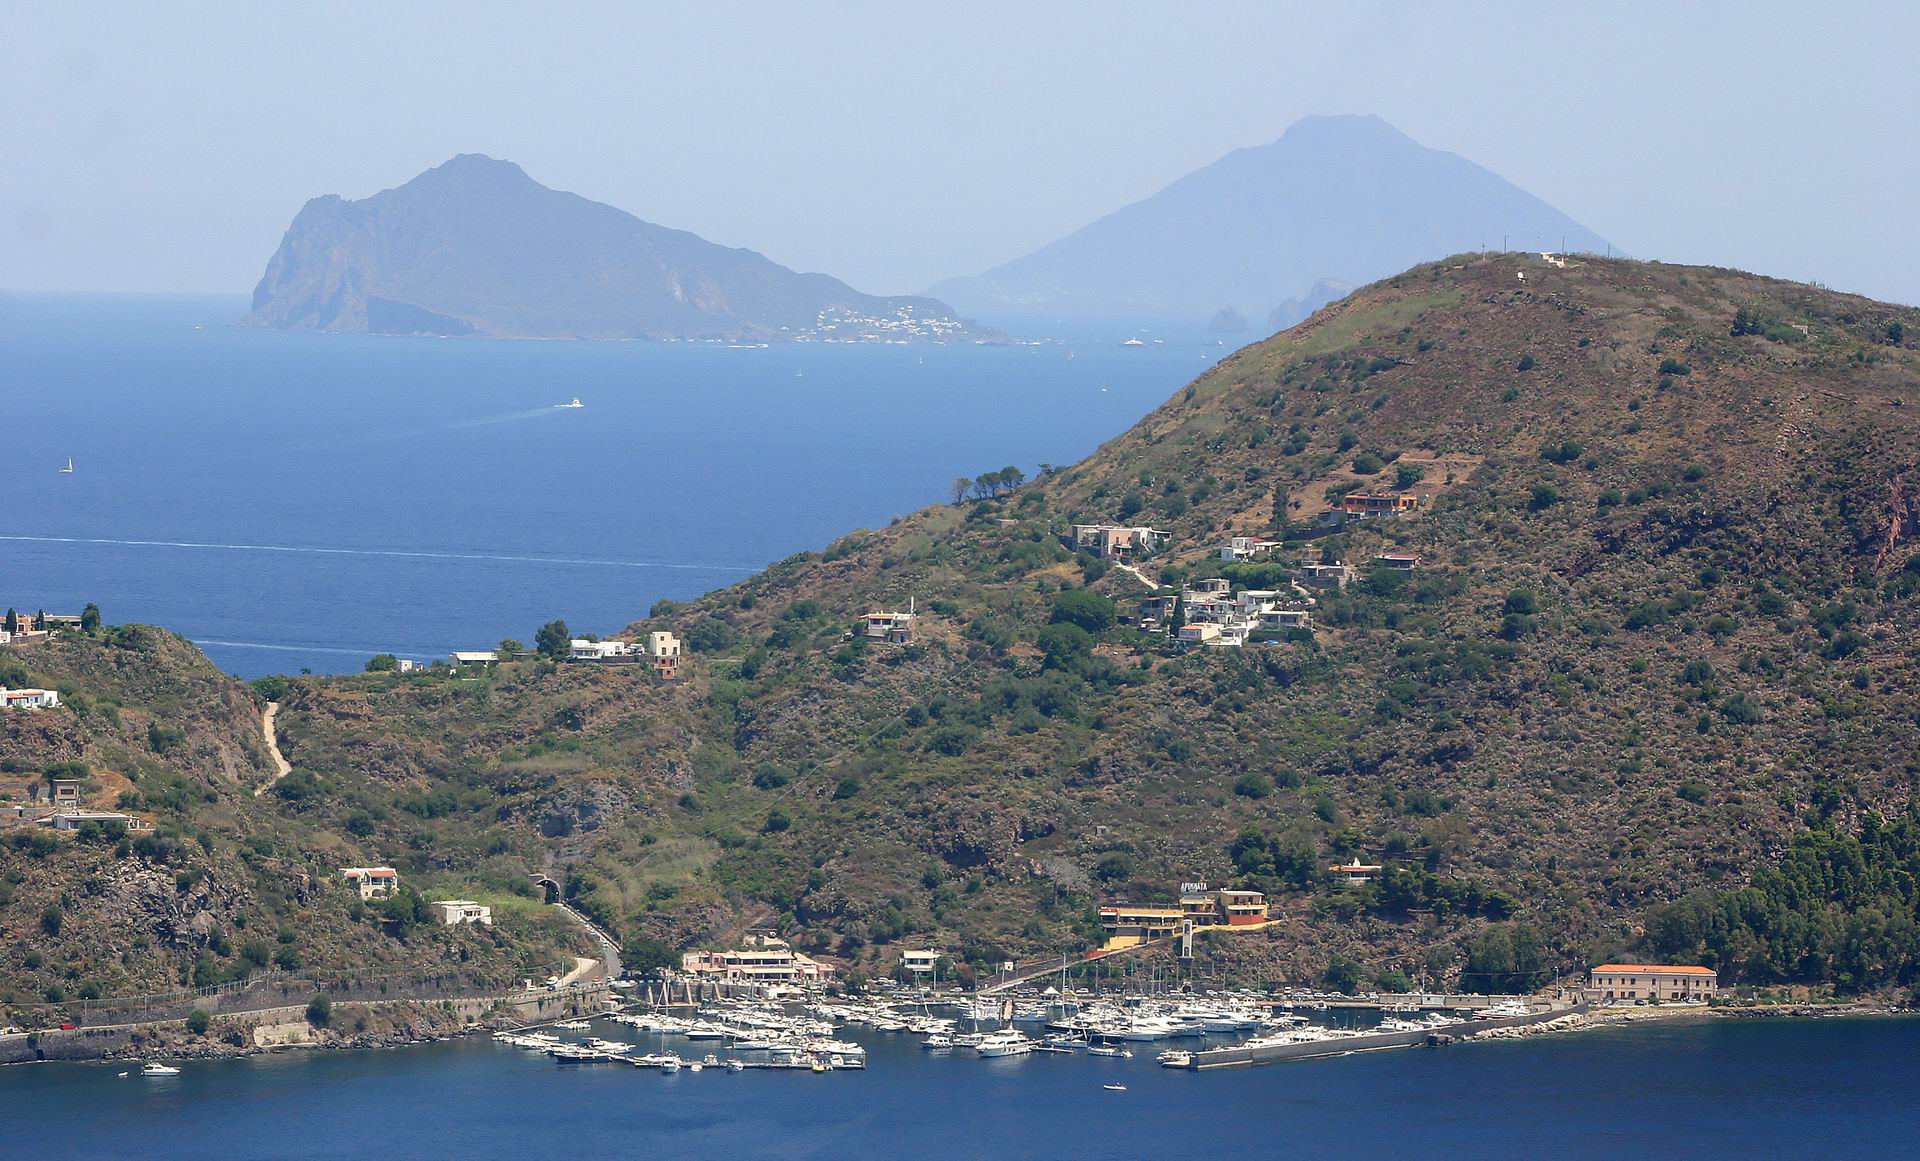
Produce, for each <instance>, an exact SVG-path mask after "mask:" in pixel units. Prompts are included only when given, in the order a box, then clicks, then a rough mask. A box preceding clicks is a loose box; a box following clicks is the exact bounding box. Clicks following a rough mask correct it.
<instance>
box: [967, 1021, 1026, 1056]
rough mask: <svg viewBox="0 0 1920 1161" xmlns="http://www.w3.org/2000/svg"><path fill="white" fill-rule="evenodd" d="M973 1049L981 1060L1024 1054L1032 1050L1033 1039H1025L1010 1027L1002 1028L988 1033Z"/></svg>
mask: <svg viewBox="0 0 1920 1161" xmlns="http://www.w3.org/2000/svg"><path fill="white" fill-rule="evenodd" d="M974 1051H975V1052H978V1053H979V1054H980V1058H981V1059H982V1060H986V1059H990V1058H993V1057H1000V1056H1025V1055H1027V1054H1028V1053H1029V1052H1032V1051H1033V1041H1031V1040H1029V1039H1027V1038H1026V1036H1025V1035H1024V1034H1023V1033H1019V1032H1015V1031H1014V1030H1013V1029H1011V1028H1003V1029H1001V1030H1000V1031H998V1032H990V1033H988V1034H987V1036H986V1037H985V1038H984V1039H982V1040H981V1041H980V1046H979V1047H978V1048H976V1049H974Z"/></svg>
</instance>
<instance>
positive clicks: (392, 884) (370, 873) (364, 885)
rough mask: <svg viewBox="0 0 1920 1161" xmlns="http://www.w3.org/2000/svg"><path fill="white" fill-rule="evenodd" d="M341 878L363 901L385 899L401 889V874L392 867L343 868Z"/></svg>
mask: <svg viewBox="0 0 1920 1161" xmlns="http://www.w3.org/2000/svg"><path fill="white" fill-rule="evenodd" d="M340 877H341V878H342V879H345V880H346V881H347V886H349V887H352V888H353V889H354V890H356V891H358V892H359V893H360V897H361V898H362V899H385V898H386V897H387V896H389V895H391V894H393V893H394V892H395V891H398V890H399V889H400V872H398V871H396V870H394V869H393V868H392V867H341V868H340Z"/></svg>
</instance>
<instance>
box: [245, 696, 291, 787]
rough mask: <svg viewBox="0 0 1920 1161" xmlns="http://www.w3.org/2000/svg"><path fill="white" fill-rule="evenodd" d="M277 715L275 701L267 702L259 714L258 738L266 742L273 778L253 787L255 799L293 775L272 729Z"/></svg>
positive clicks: (277, 736)
mask: <svg viewBox="0 0 1920 1161" xmlns="http://www.w3.org/2000/svg"><path fill="white" fill-rule="evenodd" d="M279 714H280V703H279V702H277V701H270V702H268V703H267V708H266V709H265V710H263V711H261V713H260V736H261V738H263V739H264V740H265V741H266V743H267V753H268V754H269V755H271V756H272V758H273V777H272V778H270V779H268V780H267V781H265V782H263V783H261V784H260V785H259V786H256V787H254V790H253V796H254V797H255V798H258V797H260V796H261V795H262V794H265V793H266V792H267V790H268V789H269V788H270V787H272V786H273V784H274V783H275V782H278V781H280V780H281V779H282V778H285V777H286V776H287V775H289V774H291V773H293V763H291V762H289V761H287V758H286V755H285V754H282V753H281V752H280V738H279V735H278V734H276V733H275V732H274V729H273V719H274V718H276V717H278V716H279Z"/></svg>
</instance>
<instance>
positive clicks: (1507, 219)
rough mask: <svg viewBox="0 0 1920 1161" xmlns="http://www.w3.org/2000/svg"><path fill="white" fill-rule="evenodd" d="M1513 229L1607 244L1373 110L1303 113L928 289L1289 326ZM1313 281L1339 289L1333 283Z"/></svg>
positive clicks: (970, 307) (1016, 301)
mask: <svg viewBox="0 0 1920 1161" xmlns="http://www.w3.org/2000/svg"><path fill="white" fill-rule="evenodd" d="M1503 239H1507V240H1509V241H1510V242H1511V244H1512V246H1513V247H1514V248H1515V249H1521V250H1528V249H1531V250H1562V249H1571V250H1590V251H1595V252H1598V251H1600V250H1602V249H1603V248H1605V245H1606V243H1605V242H1604V241H1602V240H1601V238H1600V237H1599V236H1598V235H1596V234H1594V233H1593V232H1592V231H1591V230H1588V229H1587V228H1585V227H1584V226H1582V225H1580V224H1579V223H1578V222H1575V221H1573V220H1572V219H1570V218H1568V217H1567V216H1566V215H1565V214H1562V213H1561V212H1559V211H1558V210H1556V209H1554V208H1553V207H1552V206H1549V205H1548V204H1546V203H1545V202H1543V201H1541V200H1540V199H1539V198H1537V197H1535V196H1533V195H1532V194H1530V193H1527V192H1526V191H1525V190H1522V189H1519V188H1517V187H1515V186H1514V185H1512V184H1511V183H1509V182H1507V181H1506V180H1504V179H1502V178H1501V177H1499V176H1498V175H1497V174H1494V173H1491V172H1489V171H1488V170H1486V169H1483V168H1482V167H1480V166H1478V165H1475V164H1474V163H1473V162H1471V161H1468V160H1466V159H1465V158H1462V157H1458V156H1455V155H1454V154H1451V153H1443V152H1441V151H1439V150H1434V149H1428V148H1426V147H1425V146H1423V145H1421V144H1419V143H1418V142H1416V141H1414V140H1412V139H1411V138H1409V137H1407V136H1406V135H1405V134H1403V133H1401V132H1400V131H1399V130H1397V129H1395V128H1394V127H1393V126H1391V125H1389V124H1387V123H1386V122H1385V121H1382V120H1381V119H1379V118H1378V117H1358V116H1342V117H1307V118H1305V119H1303V120H1301V121H1299V122H1297V123H1296V124H1294V125H1293V126H1292V127H1291V128H1289V129H1288V130H1287V131H1286V133H1285V134H1284V135H1283V136H1281V138H1280V139H1279V140H1278V141H1274V142H1272V143H1270V144H1267V145H1261V146H1255V147H1252V148H1248V149H1237V150H1235V151H1234V152H1232V153H1229V154H1228V155H1227V156H1225V157H1223V158H1221V159H1220V160H1218V161H1216V162H1214V163H1213V164H1211V165H1208V166H1205V167H1204V168H1201V169H1198V170H1195V171H1194V172H1193V173H1190V174H1188V175H1186V176H1185V177H1183V178H1181V179H1180V180H1178V181H1176V182H1174V183H1173V184H1172V185H1170V186H1168V187H1167V188H1166V189H1163V190H1161V191H1160V192H1159V193H1156V194H1154V195H1153V196H1152V197H1149V198H1146V199H1144V200H1142V201H1139V202H1135V203H1133V204H1132V205H1129V206H1125V207H1123V208H1121V209H1118V210H1115V211H1114V212H1113V213H1111V214H1108V215H1107V216H1105V217H1103V218H1101V219H1099V220H1098V221H1095V222H1092V223H1090V224H1089V225H1087V226H1084V227H1082V228H1081V229H1079V230H1076V231H1074V232H1073V233H1072V234H1069V235H1067V236H1066V237H1065V238H1062V239H1060V240H1059V241H1056V242H1053V243H1050V244H1049V245H1046V246H1043V247H1042V248H1040V249H1039V250H1036V251H1034V252H1033V253H1031V254H1028V255H1026V256H1025V257H1022V258H1017V259H1015V260H1013V261H1012V262H1008V263H1006V264H1005V265H1002V266H999V267H996V268H994V269H992V270H989V271H987V272H986V273H985V274H981V275H979V276H977V277H972V278H957V279H953V280H951V281H948V282H943V283H941V284H939V285H938V286H936V287H934V288H933V290H932V291H930V292H929V293H932V294H935V295H938V296H940V297H941V298H943V299H945V300H946V301H948V302H952V303H955V304H957V305H958V306H959V308H960V309H961V310H962V311H965V312H968V313H971V314H992V313H994V312H1002V313H1004V312H1020V313H1036V314H1037V313H1043V312H1044V313H1046V314H1049V315H1060V314H1068V315H1101V316H1122V317H1130V318H1135V319H1142V318H1145V319H1156V318H1190V319H1194V320H1199V319H1204V318H1207V317H1210V316H1211V315H1213V313H1214V312H1215V311H1216V310H1218V309H1221V308H1223V307H1232V308H1234V309H1236V310H1238V311H1240V312H1242V313H1243V314H1245V315H1246V316H1247V317H1248V318H1251V319H1256V320H1258V319H1269V318H1271V319H1272V321H1273V326H1272V327H1271V328H1270V329H1273V330H1278V329H1280V328H1282V327H1286V326H1291V325H1293V324H1294V323H1296V322H1298V321H1300V320H1301V319H1303V318H1305V317H1306V316H1307V315H1308V314H1310V313H1311V312H1312V311H1313V309H1314V308H1316V307H1318V306H1320V305H1322V304H1324V303H1325V302H1328V301H1331V300H1332V299H1334V298H1338V297H1340V295H1341V294H1344V293H1345V292H1346V291H1347V290H1350V289H1351V288H1353V287H1355V286H1359V285H1361V284H1363V283H1367V282H1371V281H1373V280H1374V279H1376V278H1382V277H1385V276H1386V275H1389V274H1393V273H1395V272H1396V271H1400V270H1404V269H1406V268H1407V267H1409V266H1411V265H1413V264H1414V263H1416V262H1423V261H1431V260H1433V259H1436V258H1439V257H1442V256H1444V255H1447V254H1452V253H1456V252H1459V251H1462V250H1485V249H1489V248H1491V247H1493V246H1497V245H1500V244H1501V242H1502V240H1503ZM1316 283H1328V284H1332V285H1335V286H1337V287H1338V291H1337V292H1334V293H1329V292H1328V291H1327V290H1325V289H1323V288H1322V287H1321V286H1317V285H1316Z"/></svg>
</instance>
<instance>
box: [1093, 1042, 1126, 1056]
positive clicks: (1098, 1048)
mask: <svg viewBox="0 0 1920 1161" xmlns="http://www.w3.org/2000/svg"><path fill="white" fill-rule="evenodd" d="M1087 1055H1088V1056H1124V1055H1126V1053H1125V1051H1124V1050H1123V1049H1119V1048H1115V1047H1114V1046H1113V1045H1111V1044H1096V1045H1094V1046H1093V1047H1092V1048H1089V1049H1087Z"/></svg>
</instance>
